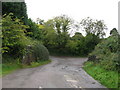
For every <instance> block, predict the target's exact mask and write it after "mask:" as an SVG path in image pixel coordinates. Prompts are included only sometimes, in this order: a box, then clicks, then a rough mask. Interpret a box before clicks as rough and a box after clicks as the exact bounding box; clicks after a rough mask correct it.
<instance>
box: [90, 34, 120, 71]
mask: <svg viewBox="0 0 120 90" xmlns="http://www.w3.org/2000/svg"><path fill="white" fill-rule="evenodd" d="M118 42H119V39H118V36H117V35H112V36H109V37H108V38H106V39H104V40H102V41H101V42H100V43H99V44H98V45H97V46H96V47H95V50H94V51H93V52H92V53H91V54H90V55H96V56H97V58H98V60H99V64H101V65H102V66H103V67H104V68H105V69H107V70H117V69H118V68H117V66H120V63H119V49H118V48H119V43H118Z"/></svg>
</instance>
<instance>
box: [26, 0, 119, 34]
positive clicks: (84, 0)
mask: <svg viewBox="0 0 120 90" xmlns="http://www.w3.org/2000/svg"><path fill="white" fill-rule="evenodd" d="M25 2H26V4H27V13H28V17H29V18H31V19H32V20H34V21H36V19H37V18H40V19H43V20H45V21H47V20H48V19H52V18H53V17H55V16H59V15H62V14H65V15H68V16H69V17H71V18H72V19H74V20H75V21H77V22H80V21H81V20H82V19H84V18H86V17H90V18H92V19H97V20H104V22H105V24H106V25H107V27H108V31H107V36H108V35H109V31H110V30H111V29H112V28H117V29H118V2H119V0H25Z"/></svg>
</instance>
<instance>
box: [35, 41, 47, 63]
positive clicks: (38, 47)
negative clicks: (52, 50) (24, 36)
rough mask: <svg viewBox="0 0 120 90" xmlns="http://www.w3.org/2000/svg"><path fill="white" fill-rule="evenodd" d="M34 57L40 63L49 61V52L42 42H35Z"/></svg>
mask: <svg viewBox="0 0 120 90" xmlns="http://www.w3.org/2000/svg"><path fill="white" fill-rule="evenodd" d="M33 55H34V57H35V60H36V61H37V62H39V60H48V59H49V52H48V50H47V48H46V47H45V46H44V45H42V44H41V43H40V42H35V43H34V45H33Z"/></svg>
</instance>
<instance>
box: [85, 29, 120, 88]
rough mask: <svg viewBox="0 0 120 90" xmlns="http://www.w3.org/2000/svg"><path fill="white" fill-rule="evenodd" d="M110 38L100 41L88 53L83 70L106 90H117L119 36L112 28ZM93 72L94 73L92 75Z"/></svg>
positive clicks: (119, 65) (119, 66)
mask: <svg viewBox="0 0 120 90" xmlns="http://www.w3.org/2000/svg"><path fill="white" fill-rule="evenodd" d="M110 34H111V35H110V36H109V37H108V38H105V39H104V40H102V41H101V42H100V43H99V44H97V46H96V47H95V50H94V51H93V52H92V53H90V54H89V55H90V56H89V60H88V62H86V63H85V67H84V69H85V70H86V71H87V72H88V73H89V74H90V75H91V76H93V77H94V78H95V79H96V80H99V81H100V82H101V83H102V84H104V85H105V86H107V87H108V88H118V87H120V86H119V82H118V81H119V78H118V77H120V76H119V74H118V73H119V71H120V61H119V54H120V49H119V47H120V44H119V43H118V42H119V41H118V40H119V39H120V35H119V34H118V32H117V30H116V29H115V28H113V29H112V30H111V32H110ZM92 72H94V73H92Z"/></svg>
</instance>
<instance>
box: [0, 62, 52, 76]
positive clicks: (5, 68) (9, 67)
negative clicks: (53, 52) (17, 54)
mask: <svg viewBox="0 0 120 90" xmlns="http://www.w3.org/2000/svg"><path fill="white" fill-rule="evenodd" d="M50 62H51V60H46V61H40V62H39V63H38V62H33V63H32V64H31V65H30V66H28V65H20V64H16V63H9V64H2V71H1V70H0V77H1V76H5V75H7V74H10V73H12V72H13V71H15V70H18V69H22V68H33V67H37V66H41V65H45V64H48V63H50Z"/></svg>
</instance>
